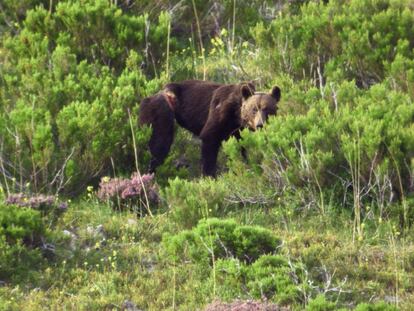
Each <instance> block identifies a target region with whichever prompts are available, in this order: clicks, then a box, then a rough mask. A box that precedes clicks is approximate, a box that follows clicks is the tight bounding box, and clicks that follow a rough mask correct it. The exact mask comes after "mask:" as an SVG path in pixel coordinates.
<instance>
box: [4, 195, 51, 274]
mask: <svg viewBox="0 0 414 311" xmlns="http://www.w3.org/2000/svg"><path fill="white" fill-rule="evenodd" d="M44 233H45V227H44V224H43V221H42V217H41V214H40V212H39V211H36V210H33V209H30V208H26V207H18V206H15V205H4V204H3V203H0V279H1V280H9V279H14V280H17V279H19V278H21V277H25V274H27V273H28V272H29V271H30V270H32V269H34V268H35V267H37V266H39V265H40V264H41V263H42V256H41V252H40V250H39V249H33V246H35V245H39V243H40V239H41V237H42V236H43V235H44Z"/></svg>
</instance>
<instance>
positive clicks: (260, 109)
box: [241, 86, 280, 131]
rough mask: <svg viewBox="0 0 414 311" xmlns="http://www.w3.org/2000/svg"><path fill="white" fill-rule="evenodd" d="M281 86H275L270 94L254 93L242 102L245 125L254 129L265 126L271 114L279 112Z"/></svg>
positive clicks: (242, 117)
mask: <svg viewBox="0 0 414 311" xmlns="http://www.w3.org/2000/svg"><path fill="white" fill-rule="evenodd" d="M279 100H280V88H279V87H277V86H275V87H273V89H272V91H271V92H270V93H269V94H266V93H259V92H256V93H254V95H253V96H249V97H247V98H246V100H245V101H244V102H243V103H242V107H241V119H242V125H243V127H247V128H249V129H251V130H253V131H255V130H257V129H259V128H261V127H263V125H264V124H265V122H266V121H267V119H268V118H269V116H274V115H276V113H277V109H278V107H277V104H278V102H279Z"/></svg>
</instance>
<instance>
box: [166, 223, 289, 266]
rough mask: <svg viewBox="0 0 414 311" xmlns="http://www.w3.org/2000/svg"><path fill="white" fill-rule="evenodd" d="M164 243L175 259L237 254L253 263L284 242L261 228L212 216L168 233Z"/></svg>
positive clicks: (275, 249)
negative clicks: (175, 233)
mask: <svg viewBox="0 0 414 311" xmlns="http://www.w3.org/2000/svg"><path fill="white" fill-rule="evenodd" d="M163 243H164V245H165V248H166V251H167V253H168V254H169V255H170V256H172V258H174V259H175V260H185V259H190V260H194V261H196V262H197V261H200V262H205V261H206V260H207V261H209V259H213V260H215V259H218V258H230V257H235V258H238V259H240V260H241V261H244V262H248V263H251V262H254V261H255V260H256V259H258V258H259V257H260V256H261V255H263V254H270V253H274V252H276V251H277V247H278V246H279V245H280V243H281V241H280V240H279V239H278V238H277V237H275V236H274V235H273V234H272V233H271V232H270V231H268V230H266V229H264V228H261V227H255V226H240V225H237V223H236V222H235V221H234V220H220V219H217V218H208V219H206V220H201V221H200V222H199V224H198V225H197V227H196V228H194V229H193V230H184V231H182V232H181V233H179V234H177V235H174V236H169V235H166V236H165V237H164V239H163ZM183 256H184V257H183Z"/></svg>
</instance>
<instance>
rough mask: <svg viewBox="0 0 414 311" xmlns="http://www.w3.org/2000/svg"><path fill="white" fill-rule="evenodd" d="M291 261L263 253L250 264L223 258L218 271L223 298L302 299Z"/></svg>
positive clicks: (287, 301) (293, 301) (218, 281)
mask: <svg viewBox="0 0 414 311" xmlns="http://www.w3.org/2000/svg"><path fill="white" fill-rule="evenodd" d="M292 268H293V267H291V266H290V265H289V264H288V262H287V260H286V259H285V258H284V257H282V256H280V255H263V256H261V257H259V258H258V259H257V260H256V261H255V262H254V263H253V264H251V265H247V264H245V263H243V262H241V261H239V260H238V259H235V258H231V259H220V260H218V261H217V262H216V264H215V274H214V276H215V277H216V278H217V283H218V284H219V288H218V292H219V293H220V297H221V298H222V299H228V298H231V297H239V296H242V297H243V296H247V297H253V298H256V299H266V300H270V301H276V302H279V303H281V304H288V303H295V302H299V300H300V299H299V298H300V297H299V291H298V285H299V284H298V283H299V282H301V281H302V280H298V279H296V280H295V279H294V277H295V271H293V270H292Z"/></svg>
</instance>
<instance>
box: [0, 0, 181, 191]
mask: <svg viewBox="0 0 414 311" xmlns="http://www.w3.org/2000/svg"><path fill="white" fill-rule="evenodd" d="M26 15H27V16H26V18H25V20H24V22H23V23H22V24H21V25H19V27H21V29H19V32H18V33H17V34H16V35H11V34H6V35H5V36H3V37H2V40H1V42H0V46H1V53H0V60H1V63H2V66H1V70H2V79H1V80H0V90H1V93H0V94H1V95H0V107H1V110H0V123H1V124H2V126H1V129H0V134H1V136H2V149H1V150H0V152H1V154H2V158H4V160H3V162H4V163H5V165H6V167H5V169H6V172H7V173H8V174H9V175H13V176H15V177H16V179H17V180H19V181H20V180H23V182H27V181H30V182H31V184H32V185H33V187H34V190H36V191H39V190H40V189H42V188H45V187H47V188H48V189H58V190H65V191H66V192H72V191H79V190H81V189H82V186H85V185H86V184H87V183H88V181H89V180H91V179H92V178H94V177H95V176H97V175H101V174H102V175H103V174H105V172H109V171H112V170H113V168H111V167H112V166H113V165H112V164H111V162H112V163H113V164H114V165H115V168H116V169H117V170H118V171H121V172H122V171H123V170H125V171H131V170H132V168H133V167H134V166H135V164H134V163H135V161H134V146H133V139H132V136H135V143H136V145H135V146H137V156H138V161H139V163H140V164H141V165H142V166H143V167H145V163H146V157H147V156H146V151H145V150H144V149H143V148H141V147H140V146H145V145H146V141H147V137H148V134H149V131H148V130H147V129H138V128H137V127H136V124H137V103H138V102H139V101H140V99H141V98H143V97H145V96H147V95H149V94H152V93H154V92H156V91H157V90H158V88H159V87H160V84H162V83H163V81H164V80H163V78H156V77H154V76H158V77H159V76H160V74H159V73H158V72H157V74H155V73H154V72H153V71H151V69H150V68H152V69H155V66H156V67H162V64H161V63H160V62H162V59H161V54H160V53H162V51H164V50H165V49H164V47H165V46H166V38H167V32H168V31H167V28H168V23H169V17H168V15H166V14H163V13H161V14H160V17H159V20H158V22H156V23H154V24H151V27H149V28H148V25H147V23H146V16H145V15H142V16H139V17H136V16H131V15H127V14H124V13H123V12H122V11H121V10H120V9H117V8H116V7H115V6H113V5H111V4H110V3H109V1H87V2H86V3H84V4H83V5H80V4H77V3H74V2H65V1H63V2H59V4H58V5H57V6H56V8H55V10H54V11H53V12H52V13H50V12H48V11H47V10H46V9H44V8H42V7H36V8H35V9H33V10H30V11H28V12H27V14H26ZM146 29H147V32H146ZM151 42H152V43H153V44H154V46H157V48H156V49H155V50H154V51H153V52H151V51H148V50H147V57H149V56H148V55H149V54H148V53H150V54H151V55H152V62H153V65H151V66H148V68H149V69H148V72H146V71H145V70H143V69H141V68H140V66H141V63H142V62H147V60H146V59H145V55H144V54H145V53H143V50H146V49H147V47H148V46H149V44H150V43H151ZM170 44H171V45H173V42H172V41H171V42H170ZM161 71H162V68H161ZM129 119H130V120H129ZM131 125H132V128H131ZM110 169H111V170H110ZM18 186H19V185H18ZM19 190H20V189H19Z"/></svg>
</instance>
